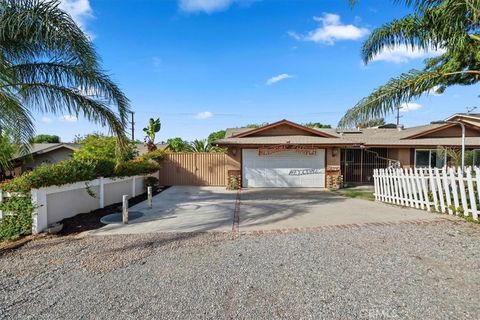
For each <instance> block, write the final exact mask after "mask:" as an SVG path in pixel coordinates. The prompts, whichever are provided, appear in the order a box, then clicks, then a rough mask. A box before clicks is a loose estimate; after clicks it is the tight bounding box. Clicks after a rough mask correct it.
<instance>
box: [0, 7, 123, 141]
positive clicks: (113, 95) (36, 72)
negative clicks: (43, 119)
mask: <svg viewBox="0 0 480 320" xmlns="http://www.w3.org/2000/svg"><path fill="white" fill-rule="evenodd" d="M0 50H1V51H0V127H1V128H3V129H7V130H9V131H12V132H16V133H19V140H20V142H21V143H23V144H24V145H27V144H28V141H29V140H30V139H32V138H33V136H34V132H35V128H34V122H33V118H32V112H33V111H37V112H41V113H53V114H65V113H67V114H71V115H75V116H77V115H82V116H83V117H85V118H86V119H87V120H89V121H93V122H95V123H97V124H100V125H102V126H108V127H109V128H110V129H111V131H112V132H113V133H114V134H115V135H116V136H117V137H118V142H119V146H120V147H124V146H125V143H124V142H126V141H127V139H126V134H125V130H124V128H125V125H126V123H127V113H128V112H129V101H128V99H127V98H126V96H125V95H124V94H123V93H122V91H121V90H120V89H119V87H118V86H117V85H116V84H115V83H114V82H113V81H112V80H111V79H110V78H109V76H108V75H107V74H105V73H104V71H103V70H102V69H101V68H100V66H99V58H98V56H97V54H96V52H95V50H94V48H93V45H92V43H91V42H90V40H89V39H88V37H87V36H86V35H85V33H84V32H83V31H82V30H81V29H80V28H79V27H78V26H77V24H75V22H74V21H73V20H72V18H71V17H70V16H69V15H68V14H67V13H65V12H64V11H62V10H61V9H60V8H59V1H58V0H43V1H42V0H0ZM112 107H115V108H116V109H117V110H116V112H115V111H113V110H112Z"/></svg>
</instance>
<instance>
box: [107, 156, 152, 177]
mask: <svg viewBox="0 0 480 320" xmlns="http://www.w3.org/2000/svg"><path fill="white" fill-rule="evenodd" d="M159 169H160V166H159V165H158V164H157V163H155V162H152V161H148V160H143V159H135V160H132V161H127V162H123V163H120V164H118V165H117V167H116V168H115V176H117V177H130V176H137V175H141V174H149V173H154V172H155V171H158V170H159Z"/></svg>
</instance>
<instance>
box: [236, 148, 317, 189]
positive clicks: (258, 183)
mask: <svg viewBox="0 0 480 320" xmlns="http://www.w3.org/2000/svg"><path fill="white" fill-rule="evenodd" d="M242 162H243V170H242V172H243V186H244V187H253V188H254V187H316V188H323V187H324V185H325V150H324V149H318V150H317V154H316V155H305V154H302V153H298V152H295V151H292V150H289V151H285V152H281V153H275V154H272V155H265V156H260V155H259V153H258V149H244V150H243V161H242Z"/></svg>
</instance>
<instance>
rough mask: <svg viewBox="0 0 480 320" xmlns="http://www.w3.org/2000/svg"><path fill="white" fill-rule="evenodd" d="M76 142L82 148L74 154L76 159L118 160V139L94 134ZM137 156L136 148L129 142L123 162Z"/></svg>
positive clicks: (125, 148)
mask: <svg viewBox="0 0 480 320" xmlns="http://www.w3.org/2000/svg"><path fill="white" fill-rule="evenodd" d="M76 141H77V143H79V144H80V145H81V147H80V149H79V150H77V151H75V152H74V153H73V158H74V159H83V160H87V159H104V160H113V159H116V155H117V139H116V138H115V137H112V136H105V135H103V134H100V133H92V134H88V135H85V136H83V137H80V138H77V140H76ZM136 155H137V151H136V146H135V145H134V144H133V143H132V142H127V143H126V144H125V147H124V152H123V158H122V160H131V159H133V158H135V156H136Z"/></svg>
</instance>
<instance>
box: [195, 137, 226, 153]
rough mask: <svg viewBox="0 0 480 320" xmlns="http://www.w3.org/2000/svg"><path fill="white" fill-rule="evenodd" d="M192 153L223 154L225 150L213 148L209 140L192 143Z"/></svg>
mask: <svg viewBox="0 0 480 320" xmlns="http://www.w3.org/2000/svg"><path fill="white" fill-rule="evenodd" d="M190 151H191V152H222V151H223V149H221V148H218V147H215V146H212V145H211V144H210V143H208V141H207V140H193V141H192V142H191V143H190Z"/></svg>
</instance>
